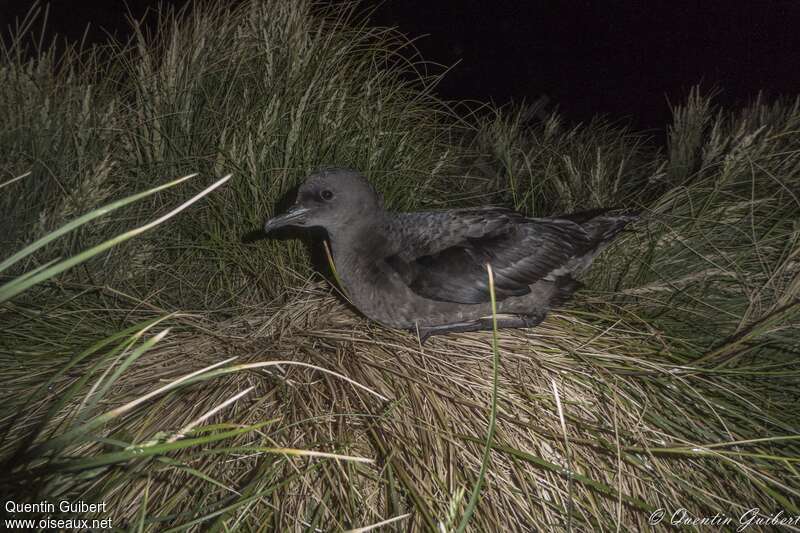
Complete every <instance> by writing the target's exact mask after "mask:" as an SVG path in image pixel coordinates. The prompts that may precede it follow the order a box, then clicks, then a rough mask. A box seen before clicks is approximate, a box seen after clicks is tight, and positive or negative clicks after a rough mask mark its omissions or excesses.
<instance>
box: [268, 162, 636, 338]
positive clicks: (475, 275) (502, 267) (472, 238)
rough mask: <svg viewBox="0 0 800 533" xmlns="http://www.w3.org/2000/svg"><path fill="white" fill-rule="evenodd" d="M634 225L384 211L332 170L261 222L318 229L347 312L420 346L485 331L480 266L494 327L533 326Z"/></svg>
mask: <svg viewBox="0 0 800 533" xmlns="http://www.w3.org/2000/svg"><path fill="white" fill-rule="evenodd" d="M636 218H637V217H636V215H631V214H622V215H612V214H609V213H608V212H607V211H605V210H597V211H594V212H591V213H586V214H582V215H570V216H564V217H547V218H528V217H525V216H523V215H521V214H520V213H517V212H515V211H512V210H509V209H503V208H498V207H483V208H467V209H450V210H442V211H425V212H416V213H391V212H388V211H386V210H385V209H384V207H383V202H382V200H381V197H380V196H379V195H378V193H377V192H376V191H375V189H373V187H372V186H371V185H370V183H369V181H367V179H366V178H365V177H364V176H363V175H362V174H360V173H359V172H357V171H354V170H348V169H339V168H330V169H323V170H320V171H318V172H316V173H314V174H312V175H310V176H309V177H308V178H306V180H305V183H303V185H302V186H301V187H300V189H299V190H298V193H297V201H296V202H295V204H294V205H293V206H292V207H291V208H290V209H289V211H288V212H286V213H285V214H283V215H280V216H277V217H275V218H272V219H269V220H267V221H266V223H265V224H264V231H265V232H270V231H272V230H275V229H277V228H280V227H283V226H299V227H322V228H324V229H325V230H326V231H327V232H328V236H329V238H330V243H331V247H332V250H333V256H334V263H335V265H336V271H337V273H338V275H339V278H340V280H341V283H342V285H343V288H344V290H345V291H346V293H347V295H348V297H349V298H350V300H351V301H352V303H353V305H355V306H356V307H357V308H358V309H359V310H360V311H361V312H362V313H363V314H364V315H366V316H367V317H368V318H370V319H372V320H375V321H377V322H380V323H381V324H384V325H386V326H389V327H394V328H402V329H410V330H412V331H417V332H418V333H419V336H420V338H421V339H422V340H425V339H426V338H427V337H428V336H430V335H435V334H441V333H450V332H456V331H479V330H485V329H492V318H491V302H490V295H489V281H488V275H487V270H486V265H487V263H488V264H491V266H492V270H493V273H494V283H495V295H496V302H497V312H498V316H497V325H498V327H501V328H518V327H530V326H534V325H536V324H538V323H539V322H541V321H542V320H543V319H544V317H545V315H546V313H547V311H548V310H550V309H551V308H552V307H554V306H558V305H560V304H562V303H563V302H564V301H566V300H567V299H568V298H569V297H570V296H571V295H572V293H573V292H574V291H575V289H576V288H577V286H578V282H577V281H576V280H575V277H574V276H576V275H578V274H580V273H581V272H582V271H583V270H585V269H586V268H587V267H588V266H589V264H590V263H591V262H592V259H594V257H595V256H596V255H597V254H598V253H599V252H600V251H601V250H602V249H603V248H604V247H605V246H606V245H607V244H608V243H609V242H610V241H611V240H612V239H613V238H614V237H615V236H616V235H617V234H618V233H619V232H620V231H622V229H623V228H624V227H625V225H626V224H628V223H629V222H631V221H633V220H635V219H636Z"/></svg>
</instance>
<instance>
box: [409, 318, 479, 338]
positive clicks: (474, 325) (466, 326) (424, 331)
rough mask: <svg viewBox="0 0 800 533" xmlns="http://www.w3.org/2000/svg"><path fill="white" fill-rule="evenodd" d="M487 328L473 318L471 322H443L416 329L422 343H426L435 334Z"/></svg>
mask: <svg viewBox="0 0 800 533" xmlns="http://www.w3.org/2000/svg"><path fill="white" fill-rule="evenodd" d="M483 329H485V327H484V324H483V323H482V322H481V321H480V320H472V321H470V322H455V323H453V324H442V325H441V326H424V327H423V326H417V328H416V330H412V331H417V332H418V334H419V342H420V344H425V341H427V340H428V339H429V338H430V337H431V336H433V335H445V334H447V333H464V332H467V331H481V330H483Z"/></svg>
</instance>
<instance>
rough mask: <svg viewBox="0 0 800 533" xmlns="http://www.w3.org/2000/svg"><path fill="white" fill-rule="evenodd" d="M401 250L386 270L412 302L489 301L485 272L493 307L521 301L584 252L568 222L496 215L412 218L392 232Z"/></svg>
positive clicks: (582, 238) (487, 211)
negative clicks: (497, 302)
mask: <svg viewBox="0 0 800 533" xmlns="http://www.w3.org/2000/svg"><path fill="white" fill-rule="evenodd" d="M394 229H395V231H396V232H397V233H399V234H400V235H402V236H403V238H402V239H401V240H402V242H403V243H404V245H403V246H402V247H401V248H400V249H399V250H398V252H397V253H395V254H393V255H392V256H390V257H388V258H386V263H387V264H388V265H389V267H390V268H392V269H394V271H395V272H397V273H398V274H399V275H400V277H401V279H402V280H403V281H404V282H405V283H406V284H407V285H408V286H409V287H410V288H411V290H413V291H414V292H416V293H417V294H419V295H421V296H424V297H426V298H430V299H434V300H440V301H448V302H457V303H468V304H474V303H482V302H488V301H489V298H490V296H489V284H488V277H487V274H486V264H487V263H490V264H491V265H492V268H493V270H494V274H495V294H496V296H497V298H498V300H503V299H505V298H508V297H511V296H522V295H525V294H527V293H529V292H530V285H532V284H533V283H535V282H536V281H538V280H540V279H542V278H545V277H546V276H547V275H548V274H550V273H551V272H553V271H555V270H557V269H559V268H560V267H563V266H564V265H566V264H567V263H568V262H569V261H570V259H572V258H574V257H576V256H577V255H579V254H581V253H582V252H583V251H584V250H586V248H587V246H588V244H589V238H588V236H587V234H586V232H585V231H584V230H583V228H581V226H579V225H578V224H576V223H574V222H571V221H568V220H558V219H530V218H525V217H523V216H522V215H520V214H519V213H516V212H514V211H509V210H506V209H498V208H484V209H462V210H454V211H443V212H431V213H413V214H407V215H405V216H403V217H399V218H398V220H397V225H396V227H395V228H394Z"/></svg>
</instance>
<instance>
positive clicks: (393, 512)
mask: <svg viewBox="0 0 800 533" xmlns="http://www.w3.org/2000/svg"><path fill="white" fill-rule="evenodd" d="M159 16H160V22H159V24H160V26H159V31H157V32H152V33H148V32H147V31H146V30H145V29H143V28H142V27H140V26H136V28H137V31H136V32H135V37H134V39H133V40H132V41H131V42H129V43H118V44H114V45H109V46H107V47H103V48H97V49H92V50H78V49H69V50H67V51H66V52H63V53H62V52H58V53H57V52H56V48H55V47H54V46H53V47H50V46H49V45H47V43H44V44H42V43H41V41H40V40H38V39H37V38H36V35H37V33H36V32H37V29H36V28H37V27H38V25H39V24H40V23H41V17H38V18H37V17H32V19H31V20H30V21H29V22H30V24H27V23H25V24H23V26H22V27H21V28H19V30H18V32H17V33H18V36H19V37H18V39H17V40H16V41H15V43H14V44H13V45H12V46H10V47H6V48H4V49H3V50H2V64H1V65H0V116H2V117H4V124H3V127H2V128H0V153H2V154H4V155H3V157H2V160H0V220H1V221H2V227H3V233H2V236H1V237H0V239H2V253H0V261H4V260H6V259H14V263H13V264H10V261H6V262H4V263H0V275H2V276H4V277H3V278H2V279H0V283H4V285H2V287H0V332H1V333H0V376H1V378H0V379H2V382H3V387H2V391H0V395H2V398H1V399H2V407H0V460H1V461H2V462H3V463H4V471H5V472H8V473H9V474H8V475H7V476H6V477H5V478H4V483H3V486H2V492H3V494H4V497H5V499H13V500H14V501H17V502H35V501H41V500H43V499H47V500H51V501H56V500H58V499H68V500H71V501H77V500H79V499H81V500H84V501H87V502H98V503H99V502H105V503H106V504H107V510H106V512H103V513H97V516H98V517H102V518H112V520H113V524H114V526H115V527H118V528H121V529H126V530H135V531H139V530H141V531H165V530H184V529H192V530H201V529H202V530H206V529H210V530H232V529H236V528H240V529H242V530H245V531H250V530H253V531H257V530H262V531H283V530H289V531H314V530H323V531H331V530H333V531H336V530H342V529H344V530H346V529H353V528H364V527H368V526H370V525H374V524H379V523H381V522H383V521H386V520H394V521H393V522H391V523H390V524H386V525H385V526H383V527H384V530H391V529H394V530H397V531H408V530H439V531H456V530H459V529H461V530H463V529H464V528H466V529H468V530H471V531H500V530H503V531H505V530H508V531H513V530H519V531H531V530H551V529H553V530H564V529H571V530H575V531H596V530H621V529H624V530H647V529H648V528H650V527H651V526H650V524H649V520H650V517H651V515H652V514H653V513H654V512H656V511H657V510H658V509H663V510H665V512H666V513H667V519H666V520H665V522H663V523H661V524H660V525H658V526H656V528H657V529H660V528H664V527H665V524H666V523H667V522H668V521H669V515H671V514H672V513H673V512H676V511H678V510H679V509H681V508H683V509H686V510H687V513H689V514H690V515H691V516H694V517H712V516H714V515H715V514H716V513H719V514H721V515H725V516H727V517H730V518H731V519H732V520H733V521H734V523H735V522H738V520H739V517H740V516H741V515H742V514H743V513H745V512H746V511H748V510H749V509H753V508H758V509H759V511H758V513H760V514H761V515H762V516H769V515H771V514H775V513H778V512H779V511H783V513H784V515H788V516H793V515H800V509H798V503H797V502H798V501H800V478H799V477H798V473H797V462H798V459H799V458H800V455H799V454H798V451H800V443H798V440H800V424H798V418H799V417H798V415H797V407H798V396H799V395H800V393H799V392H798V390H800V388H798V385H800V379H799V378H800V365H799V364H798V351H800V335H798V325H799V324H800V317H798V311H800V305H799V304H800V299H799V297H800V262H798V255H800V225H798V220H800V136H798V133H797V132H798V131H800V104H798V101H797V100H791V101H788V100H787V101H779V102H763V101H755V102H753V103H752V104H751V105H750V106H748V107H747V108H744V109H740V110H723V109H718V108H716V107H715V105H714V102H713V98H709V97H708V96H706V95H703V94H701V93H699V92H697V91H694V92H692V94H691V95H688V97H687V99H686V101H685V103H683V104H681V105H680V106H677V107H676V108H675V109H674V112H673V116H674V119H673V122H672V124H671V125H668V126H667V125H665V127H668V128H669V129H668V145H667V146H665V147H663V148H658V147H656V146H654V145H653V143H651V142H649V141H648V139H647V138H646V137H644V136H642V135H639V134H637V133H635V132H631V131H629V130H627V129H625V128H624V127H621V126H619V125H616V124H610V123H608V122H606V121H602V120H597V121H594V122H592V123H590V124H584V125H578V126H574V125H573V126H568V125H565V124H564V123H563V121H562V120H561V119H560V118H559V116H558V115H557V114H553V113H549V112H548V111H547V110H546V109H543V108H541V107H537V106H535V105H534V106H531V107H525V108H508V109H503V110H496V109H490V108H481V109H475V108H468V107H467V106H465V105H462V104H459V105H448V104H445V103H443V102H440V101H438V100H437V99H436V98H435V97H434V96H433V95H432V93H431V86H432V85H433V84H435V81H436V78H435V76H431V75H429V74H428V72H429V71H430V70H434V71H435V68H433V67H430V66H429V65H426V64H424V63H422V61H421V59H420V58H418V57H416V56H415V55H414V52H413V47H412V46H411V44H410V43H408V42H407V41H405V40H404V39H402V38H401V37H399V36H397V35H396V34H394V33H393V32H390V31H385V30H381V29H376V28H373V27H370V26H369V25H368V24H367V23H366V22H365V21H363V20H362V19H361V18H359V17H358V16H356V15H354V13H353V12H352V11H349V10H348V9H347V8H345V9H342V8H337V9H335V10H329V11H320V10H319V9H318V8H314V7H313V6H312V5H311V4H310V3H307V2H302V1H301V2H293V3H287V2H280V1H277V0H276V1H265V2H245V3H243V4H242V5H241V6H240V7H238V8H236V9H232V10H223V9H219V8H208V9H204V10H195V11H193V12H191V13H179V14H175V13H172V12H169V11H167V10H163V11H161V12H160V15H159ZM429 67H430V68H429ZM320 164H337V165H348V166H353V167H357V168H359V169H362V170H363V171H364V172H365V173H366V174H367V175H368V176H370V178H371V179H372V180H373V182H374V183H376V185H377V187H378V188H379V189H380V190H381V192H382V193H383V195H384V196H385V198H386V201H387V203H388V204H389V205H390V206H391V207H392V208H394V209H414V208H419V207H447V206H458V205H478V204H487V203H495V204H503V205H509V206H513V207H516V208H518V209H521V210H523V211H525V212H527V213H529V214H533V215H541V214H551V213H556V212H564V211H571V210H578V209H586V208H591V207H597V206H620V207H626V208H637V209H642V210H643V213H644V216H643V221H642V222H641V223H640V224H638V225H637V226H636V227H635V228H634V231H633V232H631V233H628V234H626V235H624V236H623V237H622V238H620V239H619V242H618V243H617V244H616V245H615V246H614V247H612V248H610V249H609V250H608V251H607V252H605V254H604V255H603V256H602V257H601V258H600V259H599V260H598V261H597V262H596V265H595V267H594V269H593V270H592V272H591V273H590V275H589V277H588V278H587V279H586V280H585V283H586V288H585V289H584V290H583V291H582V292H581V294H580V295H579V297H578V298H576V300H574V301H573V302H571V303H570V304H569V305H568V306H567V307H566V308H565V309H563V310H562V311H560V312H556V313H553V314H552V315H551V316H550V317H549V318H548V320H546V321H545V323H544V324H542V325H541V326H539V327H537V328H534V329H530V330H515V331H501V332H499V334H498V338H497V349H496V351H495V350H493V347H492V334H491V333H475V334H463V335H451V336H446V337H441V338H434V339H432V340H431V341H430V342H429V343H428V344H426V345H425V346H424V347H421V346H420V345H419V343H418V341H417V339H416V338H415V336H413V335H411V334H409V333H407V332H400V331H392V330H387V329H384V328H382V327H380V326H378V325H376V324H373V323H369V322H368V321H366V320H365V319H363V318H362V317H361V316H359V315H358V314H357V313H356V312H354V311H353V310H352V309H351V308H350V307H349V306H348V305H347V304H346V302H345V301H344V300H343V298H342V297H341V296H340V295H339V294H338V293H337V292H336V291H335V289H334V288H333V286H332V285H331V283H330V282H329V281H327V280H326V279H325V278H323V277H322V276H319V275H318V274H315V271H314V268H312V265H313V264H314V263H315V262H316V263H317V265H318V267H319V268H320V269H321V270H322V271H323V273H324V274H326V275H327V267H326V266H325V263H324V260H323V261H320V260H319V258H320V257H322V256H321V254H320V252H319V248H318V246H317V245H315V244H312V242H311V241H294V240H258V239H256V238H255V237H256V236H257V233H256V230H257V229H258V227H259V226H260V223H261V222H262V221H263V219H264V218H265V217H266V216H269V215H270V214H272V213H273V212H274V210H275V209H277V208H279V206H280V203H281V202H282V201H284V199H285V197H286V194H287V192H288V191H290V190H291V188H292V187H293V186H295V185H296V184H297V183H298V182H299V180H301V179H302V177H303V175H304V174H306V173H307V172H308V171H309V170H310V169H311V168H313V167H315V166H317V165H320ZM28 173H29V174H28ZM190 173H198V175H196V176H194V177H191V178H189V179H187V180H185V181H182V182H180V183H176V184H172V185H171V186H170V187H166V188H163V189H162V190H160V191H151V194H148V195H143V196H142V197H141V198H138V199H135V200H132V201H130V202H129V203H126V205H122V206H117V205H113V206H112V207H114V208H115V209H114V210H113V211H110V212H97V211H94V210H95V209H97V208H98V207H100V206H103V205H108V204H111V203H112V202H115V201H119V200H121V199H123V198H128V197H130V196H131V195H133V194H135V193H141V192H143V191H147V190H149V189H152V188H153V187H156V186H158V185H163V184H165V183H167V182H169V181H170V180H173V179H175V178H176V177H179V176H185V175H188V174H190ZM228 174H231V175H232V177H231V178H230V179H229V180H228V181H226V182H224V183H223V182H220V181H219V180H218V177H220V176H223V175H228ZM20 176H23V177H21V178H20V179H15V178H17V177H20ZM12 180H13V181H12ZM210 186H211V187H214V186H216V188H215V189H213V190H207V188H208V187H210ZM191 198H194V200H195V201H194V203H192V204H191V205H186V206H184V207H185V208H184V209H182V210H180V212H173V210H175V209H176V208H178V207H179V206H182V204H183V203H184V202H186V201H187V200H189V199H191ZM87 213H91V214H93V215H92V216H94V215H98V216H97V217H96V218H92V219H91V220H86V221H82V220H81V219H78V217H80V216H81V215H85V214H87ZM167 215H169V216H167ZM161 219H163V220H161ZM75 220H78V222H79V223H77V224H75V226H76V227H74V228H72V230H71V231H69V232H66V233H64V234H63V235H58V234H54V232H57V231H58V229H59V228H62V227H64V225H65V224H67V223H69V222H70V221H75ZM80 222H83V223H80ZM156 222H158V224H155V223H156ZM143 226H145V227H144V229H142V230H141V231H138V230H137V231H135V232H133V233H130V232H131V230H133V229H135V228H142V227H143ZM48 235H50V236H55V237H57V238H55V239H53V240H52V241H51V242H47V243H46V244H45V245H44V246H42V247H41V248H39V249H36V250H29V249H27V250H26V249H24V248H25V246H26V245H27V244H29V243H31V242H34V241H36V239H39V238H43V237H46V236H48ZM117 236H121V237H119V238H117V239H116V240H114V241H111V242H109V239H113V238H115V237H117ZM104 243H108V244H104ZM96 247H99V248H96ZM19 251H22V252H23V253H20V254H18V255H14V254H15V253H16V252H19ZM84 251H88V252H87V253H84V254H82V255H78V254H81V252H84ZM12 256H13V257H12ZM69 258H74V259H73V260H72V261H71V262H63V261H64V260H66V261H69ZM59 260H61V262H59ZM495 356H496V357H495ZM495 363H497V374H496V376H495V375H494V373H493V368H494V367H495ZM490 415H492V416H490ZM490 422H491V423H490ZM490 428H492V431H490ZM487 436H491V438H490V439H488V440H487ZM487 442H488V448H487ZM479 480H481V481H480V482H479ZM476 486H477V487H479V488H480V491H479V492H477V491H475V490H474V489H475V488H476ZM473 495H475V496H474V497H473ZM471 503H475V504H476V505H475V507H474V513H472V514H471V516H470V508H471ZM18 517H20V518H26V517H27V516H19V515H18ZM752 528H754V529H755V528H759V529H764V530H769V529H770V528H771V526H770V525H768V524H760V525H759V524H755V525H753V526H752Z"/></svg>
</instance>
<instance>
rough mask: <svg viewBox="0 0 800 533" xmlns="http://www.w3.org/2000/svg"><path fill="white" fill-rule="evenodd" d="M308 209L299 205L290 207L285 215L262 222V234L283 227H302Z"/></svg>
mask: <svg viewBox="0 0 800 533" xmlns="http://www.w3.org/2000/svg"><path fill="white" fill-rule="evenodd" d="M308 211H309V209H308V208H307V207H302V206H299V205H295V206H292V208H291V209H289V210H288V211H287V212H286V213H284V214H282V215H278V216H276V217H274V218H270V219H269V220H267V221H266V222H264V233H269V232H270V231H273V230H276V229H278V228H282V227H284V226H297V225H302V222H303V221H304V220H305V216H306V213H308Z"/></svg>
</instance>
